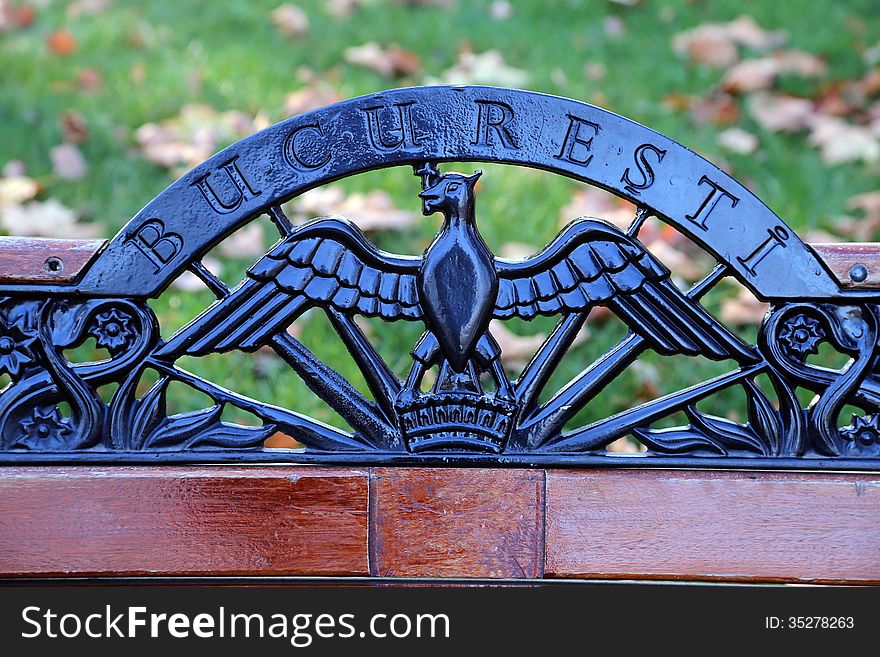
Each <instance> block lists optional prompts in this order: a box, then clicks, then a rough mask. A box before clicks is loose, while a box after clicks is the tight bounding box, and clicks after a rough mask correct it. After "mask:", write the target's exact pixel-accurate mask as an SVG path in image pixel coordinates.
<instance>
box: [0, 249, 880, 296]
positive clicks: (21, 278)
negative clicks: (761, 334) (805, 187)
mask: <svg viewBox="0 0 880 657" xmlns="http://www.w3.org/2000/svg"><path fill="white" fill-rule="evenodd" d="M105 244H106V240H94V239H43V238H29V237H0V282H2V283H21V284H24V285H26V284H29V283H47V282H55V283H72V282H75V281H76V280H77V279H78V277H79V276H80V275H81V274H82V273H84V272H85V270H86V268H87V267H88V265H89V264H90V263H91V262H92V261H93V260H94V258H95V256H97V255H98V253H99V252H100V251H101V249H102V248H103V247H104V246H105ZM810 246H811V248H812V249H813V250H814V251H815V252H816V253H817V254H818V255H819V257H820V258H821V259H822V260H823V261H824V262H825V264H826V265H827V266H828V268H829V269H830V270H831V272H832V273H833V274H834V275H835V276H836V277H837V279H838V280H839V281H840V282H841V284H842V285H845V286H847V287H866V288H868V287H877V286H880V244H878V243H876V242H860V243H839V244H811V245H810ZM860 265H861V266H862V267H864V278H862V277H861V276H860V275H859V274H860V273H861V272H860V271H859V270H858V269H857V270H856V271H853V268H854V267H858V266H860ZM853 274H856V277H855V279H854V278H853Z"/></svg>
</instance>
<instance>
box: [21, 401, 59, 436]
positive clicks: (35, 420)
mask: <svg viewBox="0 0 880 657" xmlns="http://www.w3.org/2000/svg"><path fill="white" fill-rule="evenodd" d="M21 428H22V431H23V432H24V435H23V436H22V438H21V440H20V441H19V442H20V443H23V444H26V445H29V446H31V445H34V443H39V444H41V445H42V446H49V445H47V443H62V442H64V436H66V435H67V434H69V433H70V431H71V429H70V427H69V426H68V424H67V421H66V420H65V419H64V418H63V417H62V415H61V411H60V410H58V407H57V406H47V407H44V408H35V409H34V411H33V413H31V417H30V419H27V420H22V422H21Z"/></svg>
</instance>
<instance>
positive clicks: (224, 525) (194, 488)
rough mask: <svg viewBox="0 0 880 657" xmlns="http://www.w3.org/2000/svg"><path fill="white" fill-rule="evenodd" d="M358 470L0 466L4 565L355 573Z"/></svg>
mask: <svg viewBox="0 0 880 657" xmlns="http://www.w3.org/2000/svg"><path fill="white" fill-rule="evenodd" d="M367 498H368V481H367V474H366V472H363V471H358V470H353V469H342V470H332V469H323V468H313V467H292V468H275V467H251V468H237V467H198V466H194V467H190V468H180V467H143V468H137V467H131V468H128V467H119V466H117V467H107V468H93V467H45V468H43V467H41V468H0V572H2V573H5V574H10V575H18V576H22V575H71V574H76V575H109V574H115V575H210V574H224V575H367V574H368V567H367Z"/></svg>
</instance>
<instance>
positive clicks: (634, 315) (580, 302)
mask: <svg viewBox="0 0 880 657" xmlns="http://www.w3.org/2000/svg"><path fill="white" fill-rule="evenodd" d="M495 268H496V271H497V272H498V298H497V301H496V304H495V311H494V316H495V317H496V318H499V319H507V318H510V317H520V318H522V319H532V318H533V317H535V316H536V315H558V314H565V313H572V312H582V311H586V310H588V309H589V308H592V307H593V306H607V307H608V308H610V309H611V310H612V311H614V312H615V313H616V314H617V315H618V316H619V317H620V318H621V319H623V320H624V321H625V322H626V323H627V325H629V327H630V328H631V329H632V330H633V331H634V332H636V333H638V334H639V335H641V336H642V337H643V338H645V339H647V340H648V341H649V343H650V344H651V346H652V347H653V348H654V349H655V350H656V351H658V352H659V353H662V354H666V355H671V354H685V355H691V356H695V355H704V356H707V357H709V358H712V359H715V360H721V359H725V358H735V359H738V360H747V361H751V360H754V355H753V354H752V353H751V352H750V351H749V348H748V346H747V345H746V344H745V343H744V342H743V341H742V340H740V339H739V338H738V337H736V336H735V335H733V333H731V332H730V331H729V330H728V329H727V328H725V327H724V326H723V325H722V324H720V323H719V322H718V320H716V319H715V318H714V317H712V316H711V315H710V314H709V313H708V312H707V311H706V310H705V309H704V308H703V307H702V306H701V305H700V304H699V303H698V302H697V301H694V300H691V299H688V298H687V296H685V295H684V294H683V293H682V292H681V291H680V290H679V289H678V288H677V287H676V286H675V284H674V283H673V282H672V281H671V280H670V272H669V270H668V269H667V268H666V267H665V266H663V264H661V263H660V261H658V260H657V259H656V258H654V257H653V256H652V255H651V254H650V253H649V252H648V251H647V250H645V248H644V247H643V246H642V245H641V244H640V243H639V242H637V241H636V240H634V239H631V238H629V237H627V236H626V235H624V234H623V233H621V232H620V231H619V230H618V229H616V228H615V227H613V226H612V225H611V224H607V223H605V222H603V221H598V220H594V219H580V220H577V221H575V222H573V223H571V224H569V226H568V227H567V228H566V229H565V230H564V231H563V232H562V234H560V235H559V236H558V237H557V238H556V239H555V240H554V241H553V242H552V243H551V244H550V245H548V246H547V248H546V249H544V250H543V251H541V252H540V253H538V254H537V255H535V256H533V257H531V258H529V259H527V260H524V261H519V262H517V261H511V260H504V259H501V258H496V260H495Z"/></svg>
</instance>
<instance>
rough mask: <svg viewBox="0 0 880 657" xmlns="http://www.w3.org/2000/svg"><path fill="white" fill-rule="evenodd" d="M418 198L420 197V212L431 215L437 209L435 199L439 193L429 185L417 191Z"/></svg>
mask: <svg viewBox="0 0 880 657" xmlns="http://www.w3.org/2000/svg"><path fill="white" fill-rule="evenodd" d="M419 198H420V199H422V214H425V215H431V214H434V213H435V212H436V211H437V201H439V200H440V195H439V194H438V193H437V191H436V190H434V189H433V188H431V187H429V188H428V189H425V190H422V191H421V192H419Z"/></svg>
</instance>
